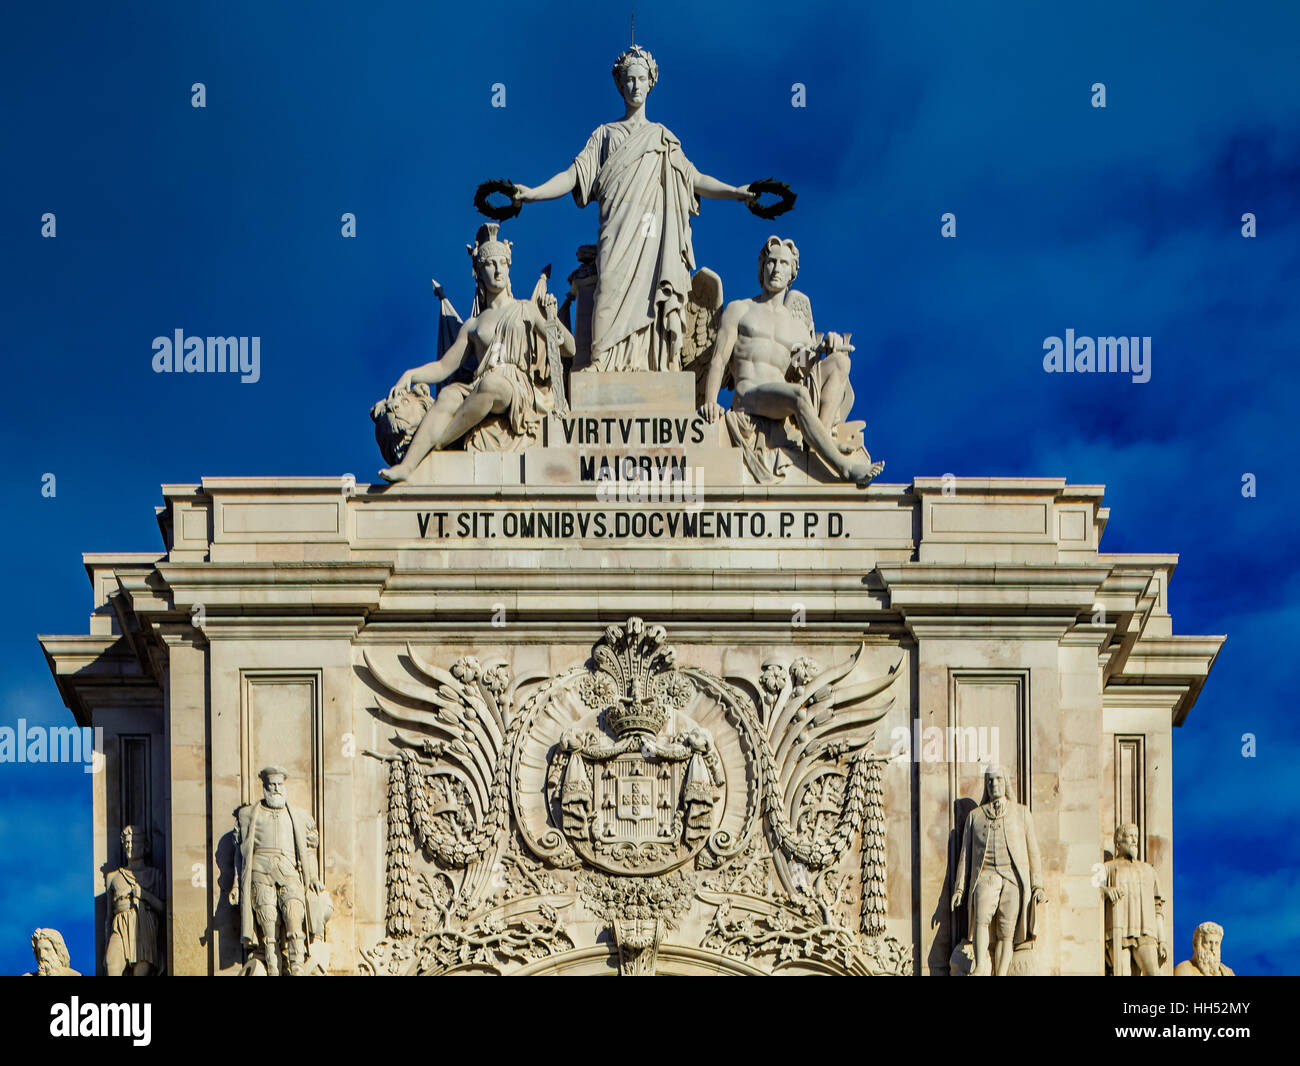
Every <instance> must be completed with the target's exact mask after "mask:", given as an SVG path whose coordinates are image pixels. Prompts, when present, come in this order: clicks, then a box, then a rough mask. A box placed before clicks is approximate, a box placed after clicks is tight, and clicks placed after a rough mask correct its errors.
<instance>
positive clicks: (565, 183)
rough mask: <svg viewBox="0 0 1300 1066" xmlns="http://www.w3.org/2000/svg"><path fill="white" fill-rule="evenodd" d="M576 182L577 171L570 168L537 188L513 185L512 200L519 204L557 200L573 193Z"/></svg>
mask: <svg viewBox="0 0 1300 1066" xmlns="http://www.w3.org/2000/svg"><path fill="white" fill-rule="evenodd" d="M577 182H578V172H577V170H576V169H575V168H574V167H572V166H570V167H569V169H568V170H562V171H560V173H558V174H556V175H555V177H553V178H548V179H547V180H546V181H544V182H542V184H540V185H539V186H537V188H535V189H533V188H529V187H528V186H527V185H518V184H516V185H515V194H514V196H513V197H512V199H514V200H517V201H519V202H520V203H525V204H531V203H535V202H536V201H538V200H558V199H559V198H560V197H561V196H564V195H565V194H566V193H571V192H573V187H574V185H576V184H577Z"/></svg>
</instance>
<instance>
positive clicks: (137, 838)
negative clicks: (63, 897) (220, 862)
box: [104, 825, 165, 977]
mask: <svg viewBox="0 0 1300 1066" xmlns="http://www.w3.org/2000/svg"><path fill="white" fill-rule="evenodd" d="M147 841H148V835H147V834H146V833H145V831H144V830H143V829H141V828H140V826H138V825H128V826H127V827H126V828H124V829H123V830H122V863H123V865H122V866H121V867H120V868H119V869H116V870H114V871H113V872H112V873H110V874H108V875H107V876H106V877H105V878H104V886H105V889H106V890H107V895H108V944H107V946H106V947H105V948H104V972H105V973H106V974H107V975H108V976H109V977H123V976H127V975H130V976H132V977H148V976H149V975H150V974H156V973H157V972H158V971H159V970H160V969H161V968H162V967H161V965H160V951H159V947H158V928H159V925H160V924H161V923H160V921H159V919H160V918H161V916H162V913H163V910H164V907H165V905H164V903H163V901H162V900H161V899H159V898H158V896H157V894H156V893H157V892H158V891H159V887H160V884H161V880H162V878H161V876H160V875H159V873H158V871H157V870H156V869H155V868H154V867H152V866H146V865H145V861H144V860H145V853H146V851H147V848H146V846H145V845H146V843H147Z"/></svg>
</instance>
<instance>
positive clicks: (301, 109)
mask: <svg viewBox="0 0 1300 1066" xmlns="http://www.w3.org/2000/svg"><path fill="white" fill-rule="evenodd" d="M643 6H644V7H645V8H647V9H649V8H651V7H653V9H652V10H644V11H639V12H638V14H637V27H638V30H637V36H638V40H639V41H641V42H642V43H643V44H645V45H646V46H647V47H648V48H650V49H651V51H653V52H654V54H655V56H656V58H657V60H658V62H659V68H660V82H659V84H658V85H657V86H656V88H655V89H654V91H653V93H652V94H651V96H650V99H649V104H648V109H647V113H648V114H649V115H650V117H652V118H654V119H657V120H659V121H662V122H664V123H665V124H667V125H668V126H669V127H670V128H671V129H672V130H673V131H674V132H675V133H676V134H677V135H678V136H679V137H680V138H681V140H682V142H683V145H684V148H685V150H686V153H687V154H688V156H690V158H691V160H692V161H693V162H694V163H695V164H696V166H698V167H699V168H700V169H701V170H703V171H705V172H706V173H710V174H712V175H714V176H715V177H718V178H721V179H722V180H724V181H728V182H731V183H735V184H739V183H742V182H746V181H751V180H754V179H756V178H759V177H764V176H767V175H769V174H771V175H775V176H776V177H778V178H782V179H784V180H786V181H788V182H790V183H791V185H793V186H794V188H795V189H796V190H797V191H798V194H799V201H798V206H797V207H796V209H795V211H794V212H793V213H791V214H790V215H787V216H785V217H784V218H782V219H780V220H779V221H777V222H774V223H764V222H761V221H760V220H757V219H755V218H754V217H753V216H752V215H750V214H749V213H748V212H746V211H745V210H744V209H743V208H741V207H740V206H739V205H737V204H730V203H720V202H712V201H710V202H706V203H705V205H704V209H703V213H702V215H701V216H700V218H699V219H698V220H696V224H695V226H694V240H695V249H696V257H697V260H698V261H699V263H700V264H701V265H707V266H710V267H712V268H713V269H715V270H717V271H718V272H719V273H720V274H721V275H722V277H723V279H724V283H725V284H726V286H727V294H728V296H730V297H735V296H738V295H747V294H749V292H750V290H751V289H752V288H753V287H754V273H755V256H756V252H757V249H758V246H759V245H760V244H761V243H762V241H763V239H764V238H766V236H767V235H768V233H769V232H772V231H773V230H775V231H776V232H778V233H780V234H781V235H782V236H789V237H793V238H794V239H795V240H796V241H797V242H798V244H799V246H800V249H801V253H802V260H801V262H802V270H801V274H800V278H799V288H801V289H802V290H803V291H805V292H807V293H808V294H809V295H810V297H811V298H812V301H813V304H814V309H815V311H816V314H817V319H818V323H819V325H820V326H823V327H828V328H836V329H841V330H846V331H852V332H853V335H854V343H855V345H856V346H857V352H856V354H855V357H854V360H855V361H854V385H855V389H856V392H857V397H858V406H857V417H860V418H865V419H866V420H867V434H868V443H869V444H870V446H871V449H872V452H873V455H875V456H876V457H878V458H884V459H886V460H887V461H888V464H889V466H888V469H887V470H886V472H885V476H884V479H883V480H885V481H903V482H906V481H908V480H910V479H911V478H912V477H913V476H920V475H931V476H932V475H938V474H942V473H946V472H952V473H954V474H957V475H959V476H967V475H971V476H978V475H1005V476H1020V475H1035V476H1061V477H1066V478H1068V479H1069V480H1070V481H1072V482H1076V483H1104V484H1105V485H1106V486H1107V497H1106V502H1107V504H1108V505H1109V506H1110V507H1111V509H1112V510H1111V523H1110V526H1109V528H1108V529H1107V531H1106V535H1105V539H1104V541H1103V548H1104V549H1105V550H1108V551H1129V552H1178V553H1179V554H1180V556H1181V562H1180V565H1179V569H1178V572H1177V573H1176V575H1175V577H1174V581H1173V585H1172V594H1171V609H1172V612H1173V615H1174V625H1175V631H1176V632H1179V633H1193V634H1218V633H1227V634H1229V640H1228V643H1227V645H1226V646H1225V648H1224V651H1223V653H1222V654H1221V656H1220V658H1219V661H1218V664H1217V666H1216V667H1215V670H1214V674H1213V675H1212V678H1211V680H1210V682H1209V684H1208V685H1207V686H1206V689H1205V692H1204V693H1203V695H1202V697H1201V699H1200V702H1199V703H1198V705H1197V707H1196V708H1195V710H1194V711H1193V712H1192V716H1191V718H1190V719H1189V722H1188V725H1187V727H1186V728H1184V729H1182V730H1180V731H1178V733H1177V734H1176V737H1175V816H1176V821H1175V836H1176V846H1175V856H1176V859H1175V861H1176V868H1175V878H1176V883H1175V892H1176V902H1177V922H1178V927H1177V930H1176V934H1175V951H1176V952H1178V954H1179V956H1180V957H1182V955H1183V954H1185V948H1186V946H1187V945H1188V944H1189V943H1190V936H1191V929H1192V928H1193V926H1194V925H1195V924H1196V923H1197V922H1199V921H1202V920H1205V919H1207V918H1212V919H1214V920H1217V921H1219V922H1220V923H1221V924H1223V925H1225V926H1226V928H1227V936H1226V938H1225V942H1224V957H1225V959H1226V960H1227V961H1228V962H1229V963H1230V964H1231V965H1233V966H1234V967H1235V968H1236V969H1237V971H1238V972H1239V973H1265V974H1267V973H1281V972H1294V971H1295V969H1296V964H1295V961H1294V960H1295V959H1296V958H1300V907H1298V906H1297V905H1296V903H1295V902H1294V901H1295V899H1296V898H1298V897H1300V843H1298V841H1300V804H1297V803H1296V802H1295V801H1294V800H1293V799H1292V798H1291V797H1292V796H1293V795H1294V788H1295V784H1296V776H1297V775H1296V772H1295V770H1294V767H1295V765H1296V759H1297V757H1300V726H1298V725H1297V723H1296V717H1295V716H1294V715H1293V714H1291V713H1289V711H1288V709H1287V707H1288V703H1289V696H1290V694H1289V688H1290V685H1289V683H1288V681H1287V677H1288V675H1289V674H1290V670H1291V662H1292V659H1291V652H1290V650H1289V649H1291V648H1293V647H1294V645H1295V643H1296V638H1297V635H1298V633H1297V631H1298V630H1300V624H1298V623H1300V619H1298V617H1297V609H1296V607H1295V604H1296V602H1297V592H1298V591H1300V587H1298V586H1300V576H1298V574H1297V559H1298V558H1300V552H1297V547H1298V545H1297V539H1298V538H1297V535H1296V533H1295V532H1294V527H1293V523H1292V520H1291V516H1292V513H1293V510H1294V501H1295V496H1294V492H1295V485H1294V477H1295V473H1294V467H1295V460H1296V457H1297V454H1298V453H1300V449H1297V435H1298V434H1297V428H1296V426H1297V399H1298V398H1300V390H1298V389H1297V381H1298V377H1297V371H1296V368H1295V365H1294V362H1295V352H1296V339H1297V337H1300V301H1298V300H1297V299H1296V293H1297V288H1298V282H1300V219H1298V217H1297V214H1298V213H1297V197H1296V192H1297V189H1300V79H1297V78H1296V76H1295V59H1294V57H1295V56H1296V54H1297V53H1298V52H1300V42H1298V39H1297V38H1298V37H1300V34H1298V33H1297V31H1298V30H1300V8H1297V7H1296V5H1295V4H1293V3H1287V2H1282V0H1279V2H1277V3H1262V2H1250V0H1245V2H1239V3H1234V4H1223V3H1210V2H1204V0H1200V2H1196V0H1183V2H1179V3H1173V2H1168V0H1149V2H1147V3H1144V4H1141V5H1132V4H1129V3H1090V4H1072V5H1068V8H1069V10H1063V9H1062V8H1063V5H1046V4H1041V3H1037V2H1022V0H1002V2H999V3H997V4H971V3H930V4H925V5H901V4H900V5H888V8H889V10H882V11H871V12H864V11H856V10H851V9H850V8H849V6H848V5H844V4H840V3H823V2H818V0H812V2H805V3H801V4H798V5H793V6H792V5H778V4H775V3H766V2H763V3H757V4H747V5H744V6H743V7H736V6H735V5H725V6H724V5H715V6H714V7H713V8H712V9H711V10H699V9H698V8H696V7H695V6H694V5H690V4H679V3H670V2H657V3H655V4H654V5H643ZM881 6H885V5H881ZM481 10H482V11H483V12H484V14H483V15H481V16H480V14H479V11H480V9H477V8H463V9H462V8H457V9H455V10H450V9H449V10H443V9H442V8H441V5H430V4H422V3H413V2H412V3H402V4H398V3H384V2H373V3H367V4H365V5H343V4H337V3H330V2H323V3H318V4H312V5H297V4H295V5H289V4H282V3H277V4H271V3H240V2H228V3H221V4H217V3H198V4H194V3H185V4H172V3H164V2H162V0H158V2H155V3H133V4H132V3H127V4H121V5H117V4H115V5H99V4H92V3H83V4H59V3H41V4H34V3H27V4H21V3H13V4H9V5H7V7H6V13H5V16H4V23H5V32H4V33H3V34H0V86H3V90H4V91H3V105H2V106H0V151H2V155H0V158H2V159H3V161H4V165H3V168H2V169H0V175H2V176H0V183H2V184H3V196H0V233H3V247H4V252H5V254H4V255H3V256H0V292H3V298H2V299H0V343H2V344H3V345H4V363H3V365H4V367H5V371H6V376H7V379H8V380H7V382H6V388H5V389H4V394H3V397H2V398H0V404H3V412H4V416H3V418H0V442H3V446H4V452H5V454H6V455H7V456H8V460H7V462H6V463H5V464H4V465H3V469H2V470H0V477H3V479H4V489H5V499H6V502H7V507H6V516H5V522H4V529H5V532H4V538H5V549H6V552H7V554H8V557H9V558H10V560H11V563H12V565H11V570H10V578H9V582H10V585H9V588H10V592H9V596H10V609H9V610H8V611H6V612H5V613H4V616H3V618H2V619H0V626H2V627H3V630H2V634H3V643H2V644H0V646H2V647H3V648H4V653H3V659H2V660H0V662H2V663H3V667H4V669H3V671H2V672H0V724H12V723H13V721H14V720H15V719H17V718H19V717H25V718H26V719H27V720H28V721H29V722H48V723H58V724H66V723H67V722H68V721H69V717H68V715H67V712H66V711H64V710H63V709H62V707H61V704H60V702H59V700H58V696H57V694H56V692H55V688H54V685H53V683H52V682H51V680H50V678H49V675H48V671H47V669H46V666H45V663H44V660H43V657H42V655H41V653H40V649H39V647H38V645H37V643H36V640H35V636H34V634H35V633H36V632H38V631H39V632H43V633H77V632H85V627H86V621H87V614H88V611H89V597H90V593H89V587H88V585H87V582H86V579H85V576H84V572H83V570H82V568H81V564H80V553H81V552H83V551H116V550H124V551H139V550H152V549H153V548H155V547H156V546H158V544H159V540H158V533H157V527H156V524H155V521H154V515H153V507H154V506H155V505H156V504H157V503H158V502H160V497H159V491H158V486H159V485H160V484H161V483H164V482H193V481H197V480H198V479H199V478H200V477H201V476H219V475H232V474H249V475H275V474H281V475H295V474H322V475H324V474H329V475H338V474H341V473H344V472H351V473H355V474H356V475H357V477H358V480H362V481H365V480H370V479H371V478H372V477H373V472H374V468H376V467H377V466H378V465H379V461H378V457H377V455H376V449H375V446H374V440H373V436H372V429H371V424H370V420H369V418H368V417H367V409H368V407H369V405H370V404H371V403H372V402H373V401H374V400H375V399H378V398H379V397H380V396H381V395H382V394H383V393H384V392H385V391H386V390H387V389H388V387H389V386H390V385H391V384H392V383H393V381H395V380H396V378H397V376H398V375H399V374H400V373H401V371H402V370H404V369H405V368H407V367H409V366H413V365H416V364H418V363H420V362H423V361H425V360H426V359H427V358H429V357H431V356H432V354H433V344H434V338H435V337H436V330H437V305H436V301H435V300H434V298H433V296H432V294H431V292H430V289H429V278H431V277H437V278H438V279H439V280H440V281H442V282H443V283H444V284H445V285H446V287H447V290H448V294H449V295H450V296H451V297H452V299H453V302H455V303H456V305H457V306H458V307H459V308H460V310H461V311H462V313H467V312H468V308H469V303H470V297H471V284H470V280H469V273H468V261H467V257H466V256H465V253H464V250H463V249H464V246H465V244H466V243H467V242H468V241H470V240H471V239H472V237H473V234H474V230H475V228H476V226H477V224H478V222H479V221H480V220H479V218H478V216H477V215H476V214H475V213H474V211H473V208H472V206H471V197H472V194H473V190H474V188H475V186H476V185H477V184H478V183H479V182H480V181H483V180H485V179H487V178H492V177H508V178H511V179H513V180H516V181H522V182H525V183H528V184H533V185H535V184H539V183H540V182H541V181H542V180H544V179H545V178H547V177H549V176H550V175H551V174H553V173H555V172H556V171H558V170H561V169H563V168H564V167H565V166H567V165H568V163H569V162H570V161H571V160H572V157H573V156H574V155H575V154H576V152H577V151H578V150H579V149H580V148H581V147H582V145H583V144H584V143H585V140H586V137H587V135H588V133H589V132H590V131H591V130H592V129H593V128H594V127H595V126H596V125H598V124H599V123H600V122H603V121H609V120H611V119H613V118H617V117H620V115H621V103H620V101H619V100H618V97H617V96H616V94H615V90H614V87H613V83H612V81H611V80H610V76H609V67H610V64H611V62H612V60H613V58H614V56H615V55H616V54H617V53H618V52H619V50H621V48H622V47H623V46H624V45H625V44H626V42H627V15H628V11H627V10H626V9H625V8H623V7H621V6H619V5H612V6H606V7H600V6H595V5H590V4H583V5H565V4H560V3H556V4H548V5H544V6H542V7H533V6H532V5H526V4H523V3H519V2H517V0H505V2H500V3H497V4H494V5H493V6H492V7H491V9H490V11H489V9H481ZM1098 81H1100V82H1103V83H1104V84H1105V85H1106V95H1107V106H1106V108H1105V109H1104V110H1102V109H1096V108H1093V107H1092V106H1091V104H1090V97H1091V86H1092V84H1093V83H1094V82H1098ZM194 82H203V83H204V84H205V86H206V89H207V107H206V108H204V109H195V108H193V107H191V105H190V95H191V94H190V86H191V85H192V84H193V83H194ZM497 82H501V83H504V84H505V86H506V92H507V106H506V107H505V108H492V107H491V106H490V105H491V87H492V85H493V83H497ZM794 82H801V83H803V84H804V85H805V86H806V87H807V107H805V108H794V107H792V106H791V85H792V84H793V83H794ZM47 211H48V212H54V213H55V215H56V218H57V237H56V238H54V239H42V238H41V236H40V219H41V215H42V214H43V213H44V212H47ZM345 211H350V212H353V213H355V215H356V217H357V237H356V238H355V239H349V240H345V239H343V238H342V237H341V236H340V232H339V227H340V222H339V217H340V215H341V214H342V213H343V212H345ZM948 211H951V212H954V213H955V214H956V216H957V238H956V239H955V240H944V239H941V237H940V235H939V230H940V215H941V214H942V213H944V212H948ZM1245 212H1252V213H1254V214H1255V215H1256V216H1257V219H1258V236H1257V237H1255V238H1254V239H1245V238H1243V237H1242V235H1241V216H1242V214H1243V213H1245ZM594 232H595V212H594V210H592V211H588V212H587V213H585V214H584V213H580V212H578V211H577V210H576V209H575V208H574V207H573V205H572V203H571V202H569V201H567V200H565V201H561V202H556V203H549V204H538V205H529V206H528V207H526V208H525V211H524V213H523V214H522V215H521V216H520V217H519V218H517V219H515V220H513V221H512V222H510V223H508V224H507V227H506V233H507V235H508V236H509V237H510V238H511V239H512V240H513V241H514V243H515V255H514V270H515V273H516V277H517V278H527V279H531V278H533V277H535V275H536V272H537V271H538V270H539V269H540V268H541V267H542V266H543V265H544V264H546V263H552V264H554V273H555V276H556V278H557V280H558V279H563V278H564V277H565V276H566V275H567V274H568V272H569V271H570V270H571V269H572V268H573V267H574V266H575V265H576V262H575V260H574V257H573V252H574V249H575V248H576V246H577V245H578V244H579V243H582V242H584V241H587V240H590V239H592V237H593V235H594ZM517 287H518V286H517ZM177 328H182V329H184V330H185V331H186V332H189V333H195V334H209V333H211V334H227V335H229V334H234V335H247V336H254V335H255V336H260V337H261V339H262V340H261V346H262V368H261V369H262V373H261V380H260V381H259V382H258V383H256V384H251V385H250V384H240V383H239V382H238V381H237V379H235V378H233V377H232V378H228V379H225V380H213V379H211V378H208V377H199V376H195V375H191V376H183V375H159V374H154V373H153V372H152V371H151V368H150V360H151V358H152V354H153V353H152V349H151V341H152V339H153V338H154V337H155V336H158V335H169V334H170V333H171V332H172V331H173V330H175V329H177ZM1067 328H1070V329H1074V330H1075V331H1076V333H1078V334H1080V335H1093V336H1096V335H1111V334H1117V335H1140V336H1150V337H1152V350H1153V372H1152V377H1151V380H1150V381H1149V382H1148V383H1146V384H1133V383H1132V382H1130V381H1129V380H1128V379H1127V378H1124V377H1120V376H1118V375H1100V374H1099V375H1091V376H1086V377H1081V376H1078V375H1048V374H1045V373H1044V372H1043V370H1042V344H1043V339H1044V338H1045V337H1047V336H1052V335H1063V334H1064V331H1065V330H1066V329H1067ZM177 411H187V412H190V413H189V414H188V415H186V416H185V417H183V418H182V417H179V416H178V415H176V414H174V412H177ZM45 473H54V474H55V475H56V477H57V496H55V497H54V498H52V499H51V498H45V497H43V496H42V495H41V491H40V490H41V479H42V475H43V474H45ZM1245 473H1253V474H1254V475H1255V476H1256V478H1257V484H1258V494H1257V496H1256V497H1254V498H1245V497H1243V495H1242V492H1241V483H1242V476H1243V474H1245ZM1247 732H1249V733H1253V734H1255V736H1256V738H1257V754H1256V756H1255V757H1254V758H1250V759H1247V758H1243V757H1242V755H1241V748H1242V741H1241V737H1242V734H1243V733H1247ZM89 781H90V778H89V776H87V775H85V774H82V773H81V771H80V769H79V768H77V767H71V768H69V767H32V766H13V765H8V766H4V767H0V973H4V972H10V973H12V972H21V971H22V970H23V969H25V968H27V967H28V965H29V962H30V953H29V951H28V948H27V936H28V935H29V933H30V930H31V929H32V927H33V926H35V925H38V924H40V925H55V926H57V927H59V928H61V929H62V930H63V931H64V933H65V935H67V937H68V940H69V943H70V946H71V947H72V950H73V956H74V965H78V966H79V967H80V968H83V969H90V968H92V967H93V963H92V960H91V959H90V950H91V949H90V943H91V928H90V924H91V907H90V899H91V890H92V884H93V882H92V871H91V869H90V859H89V855H90V828H89V811H90V786H89Z"/></svg>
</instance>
